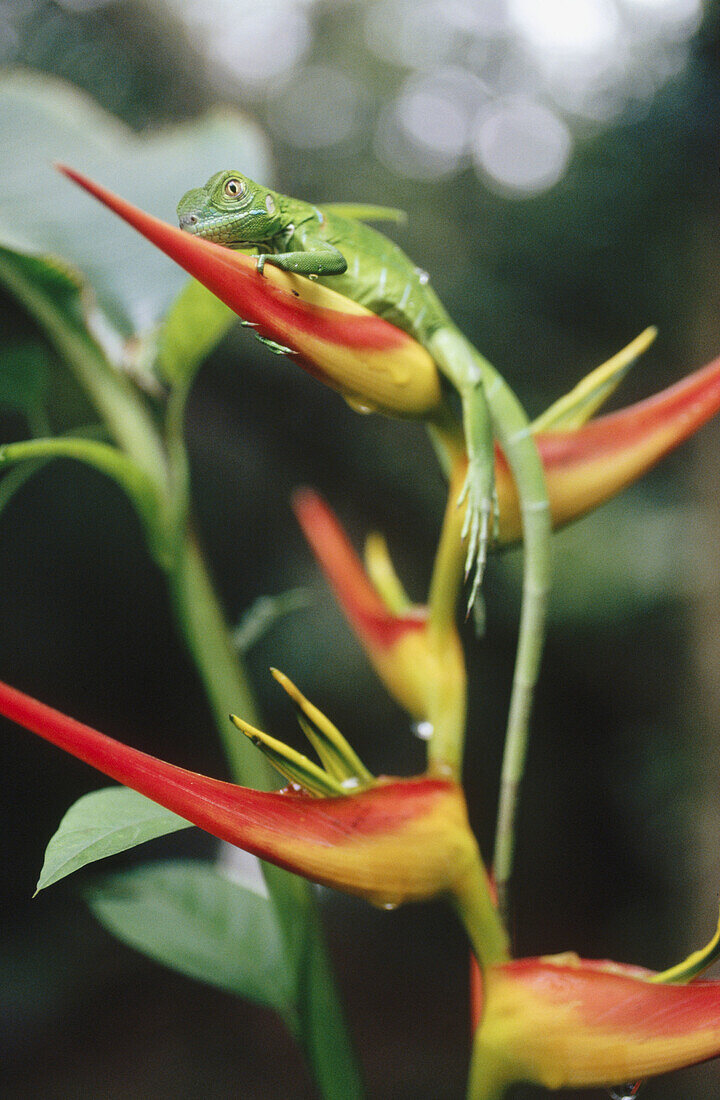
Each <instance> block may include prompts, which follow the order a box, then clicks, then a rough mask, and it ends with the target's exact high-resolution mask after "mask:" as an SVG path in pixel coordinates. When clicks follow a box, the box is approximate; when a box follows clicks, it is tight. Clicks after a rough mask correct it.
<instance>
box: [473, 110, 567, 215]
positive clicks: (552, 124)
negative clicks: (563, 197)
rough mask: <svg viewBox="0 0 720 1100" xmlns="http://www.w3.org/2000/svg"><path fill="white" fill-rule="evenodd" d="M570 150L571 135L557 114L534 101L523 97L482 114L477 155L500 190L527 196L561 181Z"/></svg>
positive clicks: (475, 144) (485, 173) (487, 176)
mask: <svg viewBox="0 0 720 1100" xmlns="http://www.w3.org/2000/svg"><path fill="white" fill-rule="evenodd" d="M571 149H572V137H571V136H570V131H569V130H568V128H567V126H566V125H565V123H564V122H563V121H562V119H561V118H560V117H559V116H558V115H557V114H556V113H555V112H554V111H552V110H551V109H550V108H549V107H546V106H544V105H543V104H542V103H538V102H536V101H534V100H532V99H520V98H518V99H513V100H506V101H504V102H499V103H495V104H493V105H492V106H490V107H488V108H485V109H484V110H483V111H482V112H481V114H480V117H479V119H478V125H477V130H476V133H475V139H474V142H473V149H472V153H473V158H474V160H475V163H476V165H477V166H478V168H479V169H480V171H481V174H482V175H483V176H484V178H485V179H486V181H487V182H488V183H489V184H490V185H491V186H493V187H494V189H495V190H498V191H500V192H501V193H502V194H506V195H514V196H515V197H527V196H530V195H535V194H538V193H539V192H541V191H546V190H547V189H548V188H550V187H552V186H553V185H554V184H555V183H557V182H558V180H559V179H560V178H561V177H562V175H563V173H564V172H565V168H566V166H567V163H568V159H569V157H570V152H571Z"/></svg>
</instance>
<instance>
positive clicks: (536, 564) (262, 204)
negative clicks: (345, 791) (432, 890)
mask: <svg viewBox="0 0 720 1100" xmlns="http://www.w3.org/2000/svg"><path fill="white" fill-rule="evenodd" d="M177 213H178V218H179V223H180V227H181V228H182V229H184V230H186V231H187V232H189V233H192V234H195V235H196V236H200V237H204V238H205V239H207V240H211V241H215V242H216V243H218V244H222V245H225V246H227V247H228V248H235V249H243V250H253V251H255V252H256V253H257V261H256V262H257V269H258V272H259V273H260V274H262V271H263V268H264V266H265V264H273V265H274V266H275V267H278V268H280V269H281V270H283V271H292V272H296V273H297V274H300V275H306V276H308V277H309V278H317V279H320V280H321V281H322V282H323V283H325V284H326V285H327V286H329V287H332V289H334V290H336V291H338V292H339V293H340V294H344V295H345V296H346V297H348V298H351V299H352V300H354V301H356V302H358V303H360V304H361V305H364V306H366V307H367V308H368V309H370V310H371V311H372V312H373V313H376V314H378V315H379V316H380V317H383V318H385V319H386V320H387V321H390V322H392V323H393V324H395V325H397V326H398V327H399V328H401V329H403V330H404V331H405V332H407V333H409V334H410V335H411V336H413V337H414V338H415V339H416V340H417V341H418V342H419V343H420V344H422V345H423V346H424V347H425V348H426V349H427V350H428V351H429V353H430V355H431V356H432V358H433V359H434V361H435V363H436V364H437V366H438V368H439V370H440V371H441V373H442V374H443V375H444V376H445V377H446V378H447V379H448V380H449V382H450V383H451V384H452V385H453V386H454V388H455V389H456V390H457V392H458V394H459V395H460V401H461V405H462V414H463V431H464V437H465V446H466V451H467V456H468V471H467V477H466V480H465V484H464V487H463V490H462V493H461V495H460V499H459V502H458V503H459V504H462V503H463V502H464V503H465V507H466V512H465V517H464V523H463V535H462V537H463V539H467V553H466V574H469V572H470V571H471V569H473V567H474V576H473V582H472V586H471V594H470V600H469V606H471V605H472V603H473V601H474V599H475V597H476V594H477V590H478V586H479V584H480V580H481V578H482V572H483V568H484V564H485V558H486V552H487V547H488V542H489V540H490V536H491V530H490V528H491V518H492V515H493V507H494V505H493V489H494V462H495V456H494V442H493V439H494V436H497V438H498V440H499V442H500V445H501V447H502V449H503V451H504V453H505V456H506V458H507V460H508V463H509V465H510V468H511V470H512V473H513V476H514V479H515V482H516V484H517V488H518V493H519V497H520V503H521V508H522V515H523V530H524V541H525V579H524V596H523V610H522V615H521V624H520V639H519V644H518V661H517V665H516V669H515V680H514V685H513V698H512V701H511V707H510V718H509V726H508V736H509V741H508V746H507V753H506V764H507V766H508V768H510V771H509V772H508V773H507V774H506V775H505V785H506V789H507V791H508V792H512V791H514V789H515V788H516V786H517V782H518V780H519V777H520V773H521V771H522V760H523V757H524V744H525V740H526V730H527V725H528V720H529V709H530V704H531V699H532V692H533V688H534V684H535V681H536V679H537V673H538V666H539V661H540V653H541V649H542V642H543V635H544V617H545V600H546V592H547V588H548V582H549V540H550V517H549V508H548V500H547V493H546V489H545V481H544V477H543V472H542V466H541V463H540V460H539V458H538V454H537V450H536V448H535V444H534V442H533V439H532V436H531V434H530V427H529V423H528V420H527V417H526V415H525V413H524V410H523V409H522V407H521V405H520V404H519V402H518V400H517V398H516V397H515V396H514V394H513V393H512V391H511V390H510V388H509V387H508V385H507V383H506V382H505V381H504V379H503V378H502V377H501V375H500V374H498V372H497V371H496V370H495V369H494V368H493V367H492V366H491V364H490V363H488V361H487V360H486V359H485V358H484V357H483V356H482V355H480V353H479V352H478V351H477V350H476V349H475V348H474V347H473V345H472V344H471V343H470V342H469V341H468V340H467V339H466V338H465V336H463V334H462V333H461V332H460V330H459V329H458V328H457V327H456V325H455V324H454V323H453V321H452V320H451V318H450V316H449V315H448V313H447V312H446V310H445V308H444V307H443V305H442V303H441V302H440V300H439V298H438V297H437V295H436V294H435V292H434V291H433V289H432V288H431V286H430V285H429V277H428V275H427V274H426V272H424V271H422V270H421V269H420V268H418V267H416V266H415V264H413V262H412V261H411V260H410V259H409V258H408V257H407V256H406V255H405V254H404V253H403V252H402V251H401V249H400V248H399V247H398V246H397V245H396V244H395V243H394V242H392V241H391V240H389V239H388V238H387V237H385V236H384V235H383V234H381V233H378V232H377V231H376V230H374V229H371V228H370V227H368V226H367V225H364V224H363V220H374V221H378V220H394V221H398V220H400V219H401V218H402V214H401V213H400V212H399V211H394V210H389V209H387V208H385V207H375V206H358V205H351V204H339V203H338V204H327V205H324V206H313V205H312V204H310V203H307V202H302V201H301V200H298V199H294V198H290V197H288V196H287V195H282V194H280V193H278V192H277V191H271V190H269V189H268V188H267V187H263V186H261V185H259V184H257V183H254V182H253V181H252V180H249V179H248V178H247V177H246V176H244V175H242V174H241V173H240V172H235V171H224V172H217V173H216V174H215V175H214V176H212V177H211V178H210V179H209V180H208V182H207V183H206V184H205V186H204V187H199V188H195V189H193V190H191V191H188V192H187V193H186V194H185V195H184V196H183V197H182V199H181V200H180V203H179V205H178V208H177ZM513 731H514V732H513ZM518 746H519V750H518ZM518 751H519V756H518ZM518 768H519V769H520V770H519V771H518ZM507 799H509V800H510V802H509V804H508V806H507V807H506V810H505V811H504V812H505V816H506V817H507V814H508V813H509V814H510V820H512V815H513V799H514V795H513V794H512V793H508V794H507V798H506V800H507ZM506 824H507V823H506ZM504 831H505V826H503V825H501V827H500V834H501V836H502V834H503V833H504ZM510 832H512V826H511V825H510ZM499 843H501V841H500V838H499ZM503 858H505V859H507V858H511V856H509V857H508V856H507V854H506V856H505V857H503V856H502V854H501V861H502V859H503ZM498 871H500V872H501V873H502V868H498V867H497V866H496V873H497V872H498Z"/></svg>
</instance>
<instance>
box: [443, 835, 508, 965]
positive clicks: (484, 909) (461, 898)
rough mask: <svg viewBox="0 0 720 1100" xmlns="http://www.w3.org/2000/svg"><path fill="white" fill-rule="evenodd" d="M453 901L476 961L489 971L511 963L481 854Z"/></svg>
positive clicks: (504, 929) (456, 889)
mask: <svg viewBox="0 0 720 1100" xmlns="http://www.w3.org/2000/svg"><path fill="white" fill-rule="evenodd" d="M453 901H454V904H455V908H456V909H457V911H458V914H459V916H460V919H461V920H462V922H463V924H464V926H465V930H466V932H467V934H468V937H469V939H470V942H471V944H472V949H473V951H474V952H475V958H476V959H477V961H478V963H479V964H480V969H481V970H482V971H483V972H485V971H486V970H487V968H488V967H489V966H495V965H497V964H498V963H504V962H507V961H508V960H509V958H510V939H509V937H508V934H507V930H506V928H505V925H504V924H503V920H502V917H501V915H500V913H499V911H498V909H497V906H496V905H495V902H494V900H493V896H492V891H491V886H490V881H489V879H488V876H487V872H486V870H485V867H484V866H483V864H482V861H481V859H480V854H479V853H478V858H477V862H476V863H475V865H474V866H472V867H470V868H469V870H468V872H467V874H466V875H465V878H464V881H462V882H460V883H458V884H457V885H456V886H455V890H454V893H453Z"/></svg>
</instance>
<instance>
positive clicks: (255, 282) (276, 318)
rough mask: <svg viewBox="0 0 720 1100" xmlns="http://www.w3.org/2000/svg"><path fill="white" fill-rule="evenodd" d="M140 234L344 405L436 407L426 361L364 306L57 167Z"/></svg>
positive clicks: (431, 369)
mask: <svg viewBox="0 0 720 1100" xmlns="http://www.w3.org/2000/svg"><path fill="white" fill-rule="evenodd" d="M57 167H58V168H59V170H60V171H61V172H63V173H64V175H66V176H67V177H68V178H69V179H71V180H73V181H74V182H75V183H77V184H79V185H80V186H81V187H83V188H84V189H85V190H86V191H88V192H89V193H90V194H91V195H94V196H95V198H97V199H99V200H100V202H102V203H104V204H105V205H106V206H107V207H109V208H110V209H111V210H113V211H114V212H115V213H116V214H118V215H119V216H120V217H121V218H123V219H124V220H125V221H126V222H128V224H129V225H131V226H133V228H134V229H136V230H137V231H138V232H139V233H142V235H143V236H144V237H146V238H147V239H148V240H149V241H151V242H152V243H153V244H155V245H157V247H158V248H160V249H161V250H162V251H163V252H165V253H166V255H168V256H170V257H171V258H172V259H173V260H175V261H176V263H178V264H180V266H181V267H183V268H184V269H185V270H186V271H187V272H188V273H189V274H190V275H193V276H194V277H195V278H196V279H197V280H198V281H199V282H201V283H203V285H204V286H206V287H207V288H208V290H211V291H212V292H213V294H215V295H216V296H217V297H218V298H220V299H221V300H222V301H223V302H225V304H226V305H228V306H229V307H230V309H232V310H234V311H235V313H237V314H238V315H239V316H240V317H242V318H243V319H244V320H245V321H248V322H250V323H251V324H252V325H255V326H256V327H257V330H258V332H259V333H260V334H261V335H262V336H265V337H268V338H269V339H271V340H275V341H276V342H278V343H280V344H282V345H283V346H285V347H288V348H290V349H291V350H292V352H293V353H294V354H296V355H297V356H298V359H299V361H300V363H301V365H302V366H303V367H304V368H305V369H306V370H308V371H309V372H310V373H311V374H312V375H314V376H315V377H317V378H319V379H320V380H321V381H322V382H325V383H326V384H327V385H329V386H332V387H333V389H337V390H339V391H340V392H341V393H342V394H343V396H345V397H346V398H347V399H348V400H350V401H352V402H354V403H356V404H358V405H362V406H363V407H366V408H371V409H373V410H377V411H378V412H383V413H387V414H388V415H390V416H409V417H423V416H427V415H429V414H431V413H432V412H434V411H436V410H437V408H438V406H439V404H440V402H441V388H440V379H439V376H438V372H437V369H436V367H435V364H434V363H433V360H432V359H431V357H430V355H429V354H428V353H427V352H426V351H425V349H424V348H422V347H421V346H420V345H419V344H418V343H417V342H416V341H415V340H413V339H412V338H411V337H410V336H408V335H406V333H404V332H402V331H401V330H400V329H399V328H397V327H396V326H395V325H391V324H389V323H388V322H387V321H383V320H382V318H380V317H377V316H376V315H375V314H374V313H371V312H370V310H368V309H365V308H364V306H360V305H358V304H357V303H356V302H352V301H351V300H350V299H349V298H345V297H344V296H343V295H340V294H337V293H336V292H335V291H334V290H330V289H328V287H325V286H321V285H320V284H319V283H317V282H312V281H311V280H309V279H305V278H303V277H302V276H300V275H293V274H292V273H289V272H285V271H280V270H279V269H278V268H276V267H272V266H271V265H270V264H268V266H267V267H266V268H265V272H264V274H263V275H259V274H258V272H257V268H256V265H255V261H254V260H253V259H252V258H251V257H249V256H246V255H244V254H243V253H242V252H237V251H233V250H232V249H229V248H224V247H222V246H221V245H218V244H214V243H213V242H212V241H205V240H202V239H201V238H200V237H193V236H191V235H190V234H189V233H184V232H182V231H181V230H180V229H178V228H177V227H176V226H172V225H168V224H167V223H166V222H163V221H161V220H160V219H159V218H154V217H152V216H151V215H150V214H146V213H145V212H144V211H143V210H140V209H139V208H138V207H136V206H133V205H132V203H129V202H126V200H125V199H122V198H120V197H119V196H117V195H114V194H113V193H112V192H111V191H108V190H107V188H105V187H101V186H100V185H99V184H97V183H94V182H93V181H92V180H90V179H88V178H87V177H86V176H83V175H81V173H79V172H75V171H74V170H73V169H72V168H67V167H65V166H64V165H58V166H57Z"/></svg>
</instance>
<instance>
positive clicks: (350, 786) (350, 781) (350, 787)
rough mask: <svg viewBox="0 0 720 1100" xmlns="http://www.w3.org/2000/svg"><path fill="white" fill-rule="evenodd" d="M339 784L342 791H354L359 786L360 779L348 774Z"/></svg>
mask: <svg viewBox="0 0 720 1100" xmlns="http://www.w3.org/2000/svg"><path fill="white" fill-rule="evenodd" d="M340 786H341V787H342V789H343V790H344V791H354V790H356V789H357V787H359V786H360V780H359V779H358V777H357V776H356V775H350V776H348V778H347V779H343V781H342V783H341V784H340Z"/></svg>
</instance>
